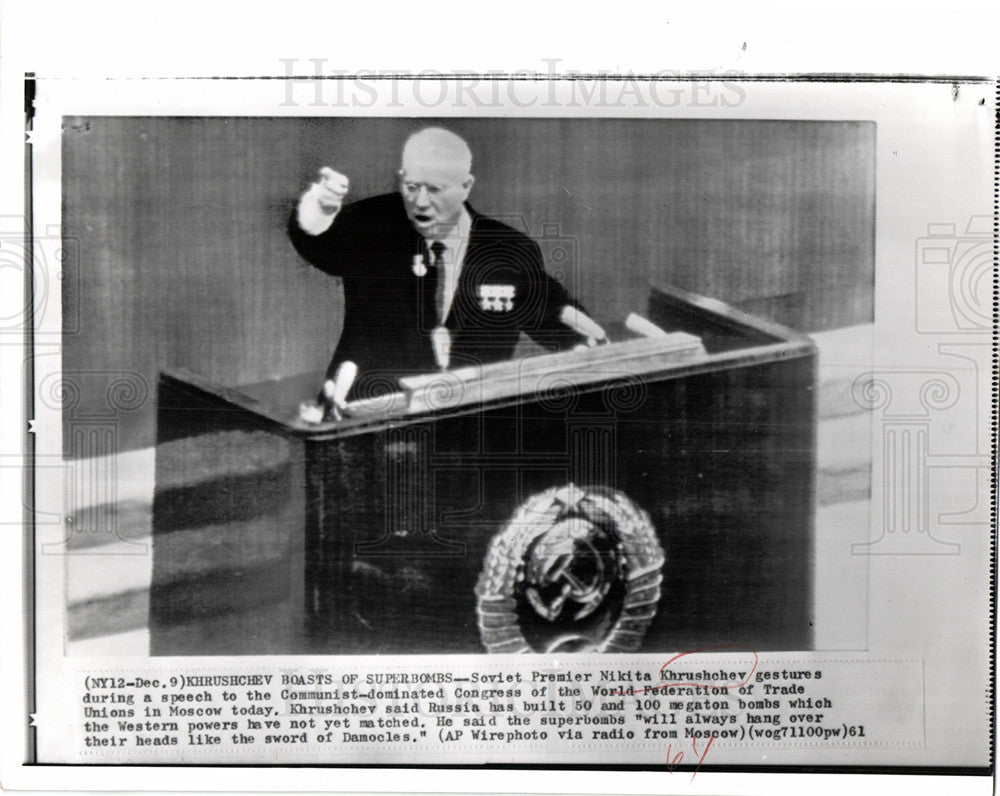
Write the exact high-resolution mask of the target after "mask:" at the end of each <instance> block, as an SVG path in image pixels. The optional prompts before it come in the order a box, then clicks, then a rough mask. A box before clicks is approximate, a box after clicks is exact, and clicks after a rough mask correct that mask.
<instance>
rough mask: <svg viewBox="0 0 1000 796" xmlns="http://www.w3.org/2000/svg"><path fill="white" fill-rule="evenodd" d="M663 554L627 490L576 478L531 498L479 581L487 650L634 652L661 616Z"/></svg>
mask: <svg viewBox="0 0 1000 796" xmlns="http://www.w3.org/2000/svg"><path fill="white" fill-rule="evenodd" d="M663 562H664V555H663V550H662V548H661V547H660V544H659V541H658V540H657V538H656V531H655V530H654V528H653V526H652V523H651V522H650V520H649V515H648V514H646V513H645V512H644V511H642V510H641V509H639V508H638V507H637V506H636V505H635V504H634V503H633V502H632V501H631V500H629V498H628V497H626V496H625V495H624V494H622V493H621V492H618V491H616V490H613V489H609V488H606V487H592V488H580V487H577V486H575V485H574V484H567V485H566V486H563V487H556V488H553V489H548V490H546V491H545V492H542V493H540V494H538V495H535V496H534V497H532V498H529V499H528V500H527V501H525V502H524V503H523V504H522V505H521V506H520V507H519V508H518V509H517V511H515V512H514V516H513V517H512V518H511V519H510V522H508V523H507V525H506V527H505V528H504V529H503V530H502V531H500V533H498V534H497V535H496V536H494V537H493V540H492V541H491V542H490V546H489V549H488V550H487V553H486V558H485V561H484V563H483V571H482V573H481V574H480V576H479V582H478V584H477V585H476V596H477V597H478V602H477V607H476V611H477V614H478V620H479V635H480V638H481V639H482V642H483V645H484V646H485V647H486V649H487V650H488V651H489V652H504V653H512V652H568V651H579V652H631V651H634V650H636V649H638V648H639V646H640V645H641V644H642V639H643V637H644V636H645V634H646V629H647V628H648V627H649V623H650V622H651V621H652V619H653V617H654V616H655V615H656V604H657V602H658V601H659V599H660V583H661V582H662V580H663V573H662V569H663Z"/></svg>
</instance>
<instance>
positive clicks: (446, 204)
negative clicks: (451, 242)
mask: <svg viewBox="0 0 1000 796" xmlns="http://www.w3.org/2000/svg"><path fill="white" fill-rule="evenodd" d="M399 181H400V185H399V189H400V193H401V194H402V196H403V202H404V203H405V205H406V214H407V216H409V219H410V221H411V222H412V223H413V226H414V227H416V228H417V231H418V232H420V234H422V235H424V236H425V237H441V236H445V235H447V234H449V232H450V231H451V230H453V229H454V228H455V225H456V224H457V223H458V219H459V218H460V216H461V214H462V208H463V206H464V202H465V200H466V199H467V198H468V196H469V191H470V190H471V189H472V183H473V181H474V180H473V177H472V153H471V152H470V151H469V145H468V144H466V143H465V141H463V140H462V139H461V138H459V137H458V136H457V135H455V134H454V133H453V132H451V131H449V130H444V129H442V128H440V127H428V128H427V129H425V130H421V131H420V132H418V133H414V134H413V135H411V136H410V137H409V138H408V139H407V141H406V145H405V146H404V147H403V162H402V167H401V168H400V170H399Z"/></svg>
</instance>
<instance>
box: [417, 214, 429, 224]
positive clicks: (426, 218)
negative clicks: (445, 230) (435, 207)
mask: <svg viewBox="0 0 1000 796" xmlns="http://www.w3.org/2000/svg"><path fill="white" fill-rule="evenodd" d="M413 218H414V220H416V221H419V222H420V223H421V224H426V223H427V222H428V221H430V220H431V217H430V216H429V215H427V213H414V214H413Z"/></svg>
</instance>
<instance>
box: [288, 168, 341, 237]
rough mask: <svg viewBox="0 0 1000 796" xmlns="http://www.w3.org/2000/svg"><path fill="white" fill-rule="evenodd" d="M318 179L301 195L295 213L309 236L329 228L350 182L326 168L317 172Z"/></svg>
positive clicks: (337, 172)
mask: <svg viewBox="0 0 1000 796" xmlns="http://www.w3.org/2000/svg"><path fill="white" fill-rule="evenodd" d="M318 177H319V179H317V180H316V182H314V183H312V184H311V185H310V186H309V187H308V188H307V189H306V191H305V193H303V194H302V196H301V198H300V199H299V205H298V211H297V218H298V222H299V226H300V227H302V231H303V232H307V233H308V234H310V235H319V234H320V233H322V232H326V230H328V229H329V228H330V225H331V224H332V223H333V219H334V218H335V217H336V215H337V213H338V212H340V207H341V205H342V204H343V203H344V197H345V196H346V195H347V191H348V189H349V188H350V180H348V179H347V177H346V176H345V175H343V174H341V173H340V172H339V171H334V170H333V169H331V168H329V167H328V166H324V167H323V168H321V169H320V170H319V175H318Z"/></svg>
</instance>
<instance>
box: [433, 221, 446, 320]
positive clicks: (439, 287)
mask: <svg viewBox="0 0 1000 796" xmlns="http://www.w3.org/2000/svg"><path fill="white" fill-rule="evenodd" d="M444 250H445V245H444V244H443V243H442V242H441V241H439V240H436V241H434V242H433V243H432V244H431V253H432V254H433V255H434V262H433V265H434V270H435V272H436V276H437V282H436V283H435V286H434V308H435V309H436V310H437V322H438V325H439V326H444V303H445V296H444V291H445V275H444Z"/></svg>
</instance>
